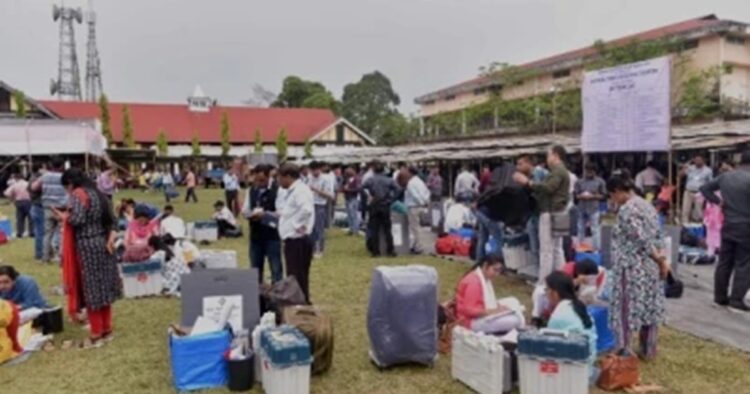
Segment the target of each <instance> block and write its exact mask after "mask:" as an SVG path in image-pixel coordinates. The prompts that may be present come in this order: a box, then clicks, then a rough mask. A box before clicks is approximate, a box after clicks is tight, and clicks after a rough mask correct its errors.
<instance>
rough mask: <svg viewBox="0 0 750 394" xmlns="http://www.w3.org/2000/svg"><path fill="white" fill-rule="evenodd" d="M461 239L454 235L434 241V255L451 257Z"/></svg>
mask: <svg viewBox="0 0 750 394" xmlns="http://www.w3.org/2000/svg"><path fill="white" fill-rule="evenodd" d="M459 241H461V238H460V237H458V236H456V235H446V236H444V237H440V238H438V239H437V240H436V241H435V253H437V254H439V255H451V254H453V253H455V252H456V250H455V248H456V244H457V243H458V242H459Z"/></svg>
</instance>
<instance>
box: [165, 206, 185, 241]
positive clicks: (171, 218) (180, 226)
mask: <svg viewBox="0 0 750 394" xmlns="http://www.w3.org/2000/svg"><path fill="white" fill-rule="evenodd" d="M185 233H186V227H185V221H184V220H182V219H180V218H179V217H177V216H175V215H174V207H173V206H172V205H169V204H167V205H165V206H164V209H163V210H162V214H161V219H160V220H159V234H160V235H162V236H164V235H167V234H169V235H171V236H172V237H173V238H174V239H184V238H185V235H186V234H185Z"/></svg>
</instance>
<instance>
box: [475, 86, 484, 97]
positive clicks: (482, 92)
mask: <svg viewBox="0 0 750 394" xmlns="http://www.w3.org/2000/svg"><path fill="white" fill-rule="evenodd" d="M485 93H487V88H476V89H474V95H475V96H481V95H483V94H485Z"/></svg>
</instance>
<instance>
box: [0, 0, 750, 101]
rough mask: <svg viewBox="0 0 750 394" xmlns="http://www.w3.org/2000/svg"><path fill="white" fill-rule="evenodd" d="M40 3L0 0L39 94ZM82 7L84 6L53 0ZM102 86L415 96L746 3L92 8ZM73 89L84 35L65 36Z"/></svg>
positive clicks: (387, 1)
mask: <svg viewBox="0 0 750 394" xmlns="http://www.w3.org/2000/svg"><path fill="white" fill-rule="evenodd" d="M53 3H55V1H51V0H0V53H1V54H2V55H1V57H0V59H1V60H0V80H4V81H6V82H7V83H9V84H11V85H13V86H15V87H17V88H20V89H22V90H24V91H26V92H27V94H29V95H32V96H34V97H37V98H46V97H49V91H48V89H49V80H50V78H52V77H55V76H56V74H57V56H58V29H59V28H58V25H57V24H56V23H54V22H53V21H52V16H51V15H52V12H51V8H52V4H53ZM65 3H66V5H80V6H85V0H66V2H65ZM95 9H96V11H97V14H98V46H99V51H100V55H101V60H102V69H103V80H104V90H105V92H106V93H107V94H108V95H109V96H110V99H111V100H113V101H144V102H183V101H184V100H185V98H186V97H187V96H188V95H189V94H190V93H191V92H192V90H193V87H194V86H195V84H200V85H201V86H202V87H203V89H204V91H205V92H206V93H207V94H208V95H210V96H212V97H215V98H218V99H219V100H220V101H221V102H222V103H224V104H239V103H240V102H242V101H243V100H244V99H246V98H248V97H249V96H251V95H252V89H251V87H252V86H253V84H255V83H258V84H261V85H262V86H264V87H265V88H267V89H269V90H271V91H274V92H278V91H279V90H280V87H281V81H282V79H283V78H284V77H285V76H287V75H289V74H295V75H298V76H300V77H303V78H306V79H312V80H316V81H320V82H322V83H323V84H325V85H326V86H327V87H328V88H329V89H331V90H332V91H333V92H334V94H335V95H336V96H338V97H340V94H341V91H342V88H343V86H344V85H345V84H347V83H349V82H352V81H355V80H358V79H359V78H360V76H361V75H362V74H364V73H367V72H371V71H373V70H380V71H381V72H383V73H385V74H386V75H387V76H388V77H389V78H390V79H391V82H392V83H393V85H394V87H395V89H396V91H397V92H398V93H399V94H400V96H401V100H402V108H403V109H404V110H405V111H408V112H410V111H413V110H414V109H415V105H414V104H413V100H414V98H415V97H416V96H419V95H421V94H424V93H428V92H430V91H432V90H436V89H439V88H441V87H445V86H447V85H450V84H453V83H457V82H461V81H463V80H465V79H468V78H471V77H473V76H475V75H476V74H477V72H478V68H479V67H480V66H482V65H486V64H488V63H490V62H492V61H503V62H509V63H522V62H526V61H530V60H535V59H537V58H541V57H546V56H549V55H552V54H555V53H559V52H563V51H567V50H571V49H576V48H579V47H582V46H586V45H590V44H591V43H593V42H594V40H595V39H597V38H603V39H612V38H617V37H620V36H622V35H626V34H630V33H635V32H638V31H641V30H644V29H649V28H653V27H658V26H661V25H665V24H669V23H673V22H677V21H682V20H685V19H691V18H694V17H698V16H701V15H704V14H710V13H715V14H717V15H719V16H720V17H722V18H726V19H734V20H739V21H745V22H750V0H712V1H707V0H271V1H269V0H265V1H260V0H212V1H208V0H200V1H199V0H127V1H125V0H96V3H95ZM76 38H77V41H78V46H79V52H78V54H79V55H78V56H79V65H80V67H81V81H82V83H83V80H84V75H85V67H86V53H85V41H86V29H85V26H84V25H80V26H79V27H78V28H77V30H76Z"/></svg>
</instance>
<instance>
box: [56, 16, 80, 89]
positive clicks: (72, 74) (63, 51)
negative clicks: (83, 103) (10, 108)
mask: <svg viewBox="0 0 750 394" xmlns="http://www.w3.org/2000/svg"><path fill="white" fill-rule="evenodd" d="M52 20H53V21H55V22H57V21H58V20H59V21H60V57H59V59H58V64H57V80H52V83H51V84H50V93H51V94H52V95H53V96H54V95H57V96H58V97H59V98H60V99H61V100H78V101H80V100H81V74H80V71H79V69H78V55H77V54H76V36H75V30H73V22H78V23H79V24H80V23H81V22H83V12H81V9H80V8H71V7H65V6H64V5H63V6H57V5H54V6H52Z"/></svg>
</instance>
